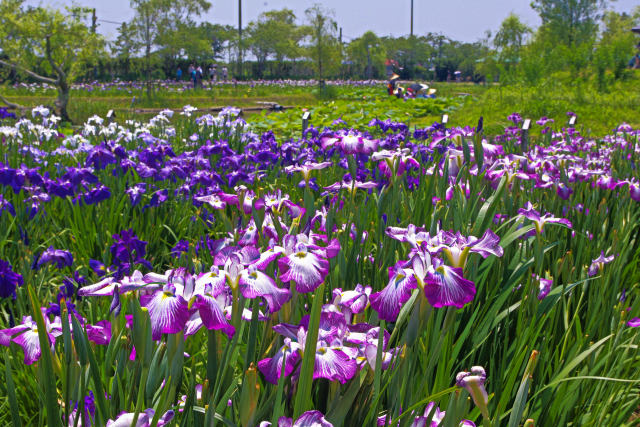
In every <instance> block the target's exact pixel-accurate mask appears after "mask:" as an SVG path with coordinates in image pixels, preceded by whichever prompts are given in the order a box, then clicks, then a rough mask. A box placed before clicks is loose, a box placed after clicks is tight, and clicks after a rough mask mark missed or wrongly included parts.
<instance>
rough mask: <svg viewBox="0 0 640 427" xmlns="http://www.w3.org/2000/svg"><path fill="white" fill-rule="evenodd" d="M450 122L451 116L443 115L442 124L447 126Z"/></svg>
mask: <svg viewBox="0 0 640 427" xmlns="http://www.w3.org/2000/svg"><path fill="white" fill-rule="evenodd" d="M448 122H449V115H448V114H443V115H442V124H443V125H446V124H447V123H448Z"/></svg>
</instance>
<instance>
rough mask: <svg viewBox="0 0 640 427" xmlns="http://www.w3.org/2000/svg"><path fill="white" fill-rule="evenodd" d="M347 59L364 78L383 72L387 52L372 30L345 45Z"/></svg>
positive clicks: (370, 77) (379, 74)
mask: <svg viewBox="0 0 640 427" xmlns="http://www.w3.org/2000/svg"><path fill="white" fill-rule="evenodd" d="M347 54H348V56H349V59H351V61H353V63H354V66H355V67H356V69H357V70H359V71H360V72H361V74H362V76H363V77H364V78H367V79H372V78H373V77H380V76H382V75H383V72H384V61H385V59H386V58H387V52H386V49H385V47H384V45H383V44H382V40H380V38H379V37H378V36H376V35H375V33H374V32H372V31H367V32H366V33H364V34H363V35H362V36H360V37H358V38H357V39H354V40H352V41H351V43H349V46H348V47H347Z"/></svg>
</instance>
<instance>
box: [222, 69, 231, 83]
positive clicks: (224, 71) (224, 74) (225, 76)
mask: <svg viewBox="0 0 640 427" xmlns="http://www.w3.org/2000/svg"><path fill="white" fill-rule="evenodd" d="M228 78H229V70H228V69H227V67H226V66H224V67H222V80H224V81H226V80H227V79H228Z"/></svg>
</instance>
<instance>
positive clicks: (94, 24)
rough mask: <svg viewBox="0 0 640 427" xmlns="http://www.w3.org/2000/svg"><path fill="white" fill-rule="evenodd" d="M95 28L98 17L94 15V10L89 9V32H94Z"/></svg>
mask: <svg viewBox="0 0 640 427" xmlns="http://www.w3.org/2000/svg"><path fill="white" fill-rule="evenodd" d="M97 28H98V17H97V16H96V10H95V9H91V32H92V33H93V34H95V33H96V29H97Z"/></svg>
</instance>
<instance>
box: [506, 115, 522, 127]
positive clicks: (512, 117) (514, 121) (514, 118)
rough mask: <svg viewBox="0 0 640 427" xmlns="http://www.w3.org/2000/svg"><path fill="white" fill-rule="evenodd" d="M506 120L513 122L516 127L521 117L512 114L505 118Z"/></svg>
mask: <svg viewBox="0 0 640 427" xmlns="http://www.w3.org/2000/svg"><path fill="white" fill-rule="evenodd" d="M507 120H509V121H511V122H513V124H514V125H517V124H518V123H520V122H521V121H522V116H521V115H520V114H518V113H513V114H511V115H509V117H507Z"/></svg>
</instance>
